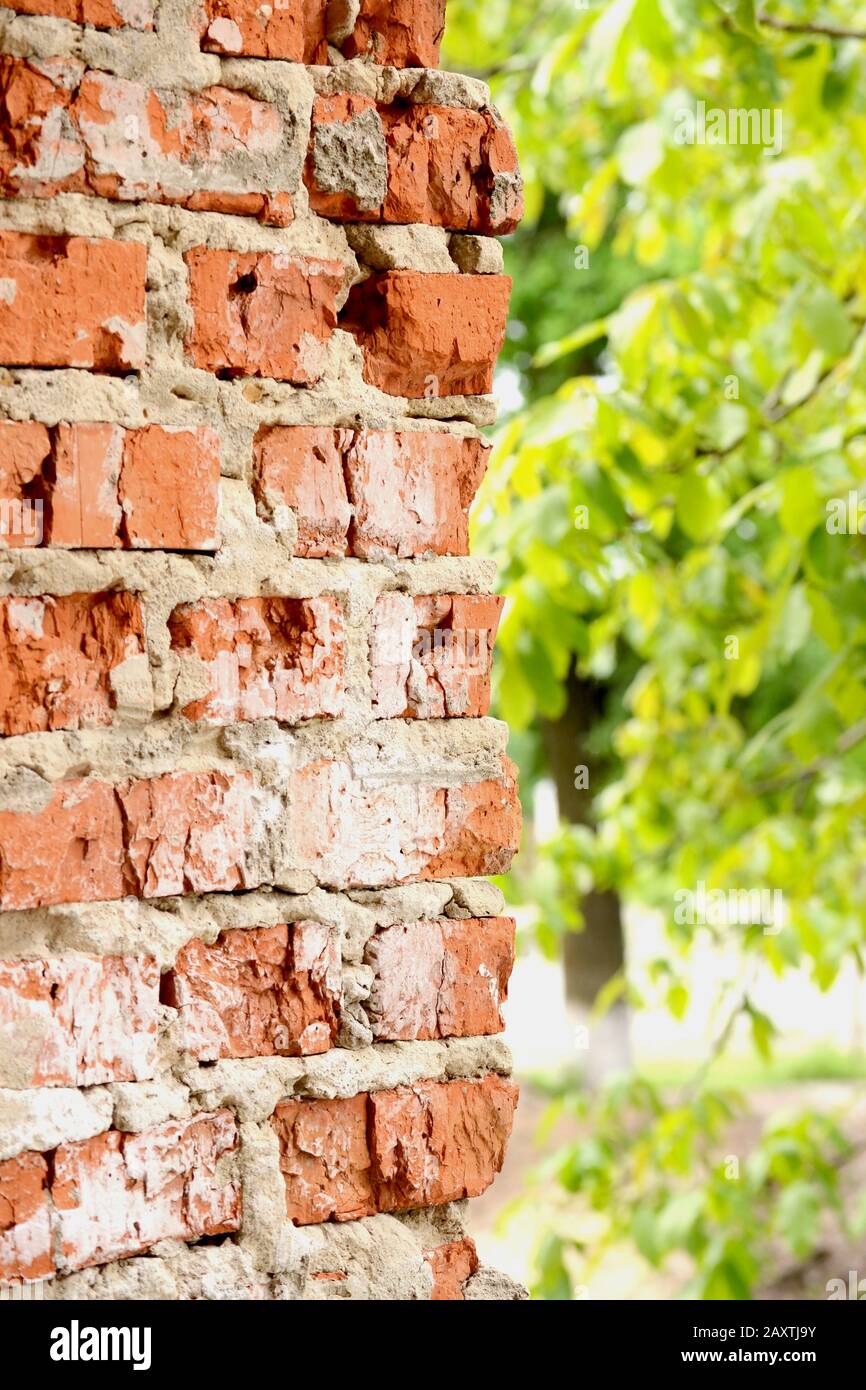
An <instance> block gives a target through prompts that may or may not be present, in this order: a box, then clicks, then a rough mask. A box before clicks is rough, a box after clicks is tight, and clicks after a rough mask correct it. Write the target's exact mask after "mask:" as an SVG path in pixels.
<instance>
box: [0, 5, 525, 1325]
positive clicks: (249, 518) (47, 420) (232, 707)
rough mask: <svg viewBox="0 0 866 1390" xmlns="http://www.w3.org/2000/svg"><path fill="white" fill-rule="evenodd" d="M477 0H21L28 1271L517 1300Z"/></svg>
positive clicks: (9, 929)
mask: <svg viewBox="0 0 866 1390" xmlns="http://www.w3.org/2000/svg"><path fill="white" fill-rule="evenodd" d="M444 22H445V4H444V0H387V3H386V0H330V3H328V0H287V3H284V4H282V5H280V6H273V7H271V6H260V5H258V4H257V3H253V0H156V2H155V3H152V0H10V2H9V7H8V8H0V1285H8V1284H12V1285H15V1284H17V1283H19V1282H21V1281H33V1280H40V1281H45V1282H44V1286H43V1287H44V1291H45V1296H46V1297H49V1298H60V1299H64V1298H78V1297H85V1298H140V1297H149V1298H160V1299H202V1298H204V1299H210V1298H224V1297H228V1298H242V1299H286V1300H289V1299H291V1300H294V1299H301V1300H310V1299H315V1300H323V1299H329V1298H347V1297H348V1298H357V1299H429V1298H432V1299H438V1300H454V1299H462V1298H470V1299H481V1298H483V1299H492V1298H501V1299H509V1298H515V1297H520V1296H521V1291H520V1290H519V1289H517V1287H516V1286H515V1285H513V1284H512V1283H511V1282H510V1281H509V1280H508V1279H506V1278H505V1277H504V1276H499V1275H496V1274H495V1273H494V1272H492V1271H489V1270H485V1269H483V1268H479V1264H478V1258H477V1255H476V1252H475V1248H474V1246H473V1243H472V1240H471V1238H470V1237H469V1236H468V1235H467V1233H466V1225H465V1217H466V1212H465V1202H466V1199H467V1198H471V1197H474V1196H476V1195H478V1194H480V1193H481V1192H483V1191H484V1190H485V1189H486V1188H487V1187H488V1186H489V1184H490V1183H491V1182H492V1181H493V1179H494V1177H495V1175H496V1173H497V1172H498V1170H499V1168H500V1167H501V1165H502V1161H503V1156H504V1153H505V1147H506V1144H507V1140H508V1135H509V1131H510V1128H511V1123H512V1117H513V1112H514V1106H515V1103H516V1099H517V1092H516V1088H515V1087H514V1085H513V1084H512V1082H511V1081H510V1079H509V1070H510V1064H509V1057H508V1052H507V1049H506V1047H505V1045H504V1043H503V1041H502V1038H501V1033H502V1028H503V1022H502V1012H501V1010H502V1005H503V1002H504V1000H505V998H506V994H507V989H508V979H509V974H510V972H511V968H512V964H513V957H514V924H513V922H512V921H511V920H510V919H509V918H507V917H505V916H503V915H502V914H503V901H502V896H501V894H500V893H499V891H498V890H497V889H495V888H494V887H493V886H492V885H490V884H489V883H487V882H486V881H485V877H484V876H485V875H488V874H491V873H498V872H501V871H503V870H504V869H506V868H507V866H508V864H509V862H510V860H511V857H512V855H513V854H514V852H515V850H516V849H517V845H518V839H519V830H520V809H519V803H518V800H517V790H516V785H515V776H514V769H513V767H512V766H511V764H510V763H509V761H508V759H507V756H506V753H505V730H504V729H503V727H502V726H501V725H500V724H498V723H497V722H495V721H493V720H491V719H489V718H488V717H487V716H488V708H489V701H490V670H491V665H492V661H493V653H494V643H495V639H496V633H497V628H498V626H499V622H500V618H501V610H502V601H501V600H500V599H499V598H497V597H496V595H495V593H494V592H493V586H494V582H495V576H494V574H493V572H492V568H491V565H490V563H489V562H487V561H483V560H476V559H472V558H470V557H469V545H468V516H469V511H470V508H471V506H472V503H473V499H474V497H475V494H476V492H477V490H478V487H479V484H480V482H481V479H482V477H483V475H484V471H485V468H486V464H487V455H488V446H487V444H486V443H485V440H484V437H483V435H482V433H481V429H482V428H483V427H484V426H485V425H489V424H490V423H491V422H492V420H493V404H492V401H491V398H490V396H489V394H488V393H489V391H490V386H491V378H492V372H493V367H494V364H495V360H496V356H497V352H498V350H499V347H500V345H501V343H502V339H503V334H504V331H505V320H506V313H507V305H508V292H509V281H508V279H507V278H506V277H505V276H504V275H503V274H502V254H501V249H500V247H499V245H498V243H497V242H496V241H495V240H493V239H492V238H493V237H495V236H497V235H499V234H503V233H507V232H509V231H511V230H513V229H514V227H515V226H516V225H517V222H518V221H519V218H520V214H521V185H520V176H519V172H518V168H517V160H516V155H515V151H514V147H513V144H512V142H511V139H510V136H509V134H508V132H507V130H506V129H505V127H504V126H503V124H502V121H501V119H500V117H499V115H498V113H497V112H496V111H495V109H494V108H493V107H492V106H491V105H490V101H489V94H488V92H487V90H486V88H485V87H484V86H483V84H482V83H480V82H478V81H475V80H471V79H468V78H465V77H461V76H459V75H455V74H450V73H445V72H441V71H439V70H438V67H437V64H438V54H439V43H440V40H441V36H442V30H443V26H444Z"/></svg>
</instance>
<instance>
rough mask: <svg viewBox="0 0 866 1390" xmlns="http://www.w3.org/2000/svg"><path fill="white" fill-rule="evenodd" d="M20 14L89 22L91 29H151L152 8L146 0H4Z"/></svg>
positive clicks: (76, 22)
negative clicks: (115, 0)
mask: <svg viewBox="0 0 866 1390" xmlns="http://www.w3.org/2000/svg"><path fill="white" fill-rule="evenodd" d="M4 3H5V4H6V7H7V9H10V10H17V12H18V13H19V14H47V15H54V16H55V18H57V19H69V20H71V21H72V23H73V24H90V25H92V26H93V28H94V29H121V28H124V27H126V28H129V29H152V28H153V8H152V6H151V5H149V4H148V3H147V0H117V3H116V4H112V0H4Z"/></svg>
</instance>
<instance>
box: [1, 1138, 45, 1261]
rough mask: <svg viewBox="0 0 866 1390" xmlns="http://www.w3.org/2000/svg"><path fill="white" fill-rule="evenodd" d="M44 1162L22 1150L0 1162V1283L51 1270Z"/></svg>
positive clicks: (42, 1159) (39, 1155)
mask: <svg viewBox="0 0 866 1390" xmlns="http://www.w3.org/2000/svg"><path fill="white" fill-rule="evenodd" d="M53 1271H54V1261H53V1259H52V1255H51V1213H50V1207H49V1202H48V1164H47V1163H46V1162H45V1159H44V1158H43V1156H42V1154H38V1153H22V1154H18V1155H17V1157H16V1158H10V1159H7V1160H6V1161H5V1162H3V1163H0V1284H21V1283H23V1282H24V1281H25V1280H32V1279H44V1278H45V1276H46V1275H48V1274H51V1273H53Z"/></svg>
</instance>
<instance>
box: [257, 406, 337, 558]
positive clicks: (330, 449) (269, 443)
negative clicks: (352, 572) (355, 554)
mask: <svg viewBox="0 0 866 1390" xmlns="http://www.w3.org/2000/svg"><path fill="white" fill-rule="evenodd" d="M346 435H349V431H345V430H338V429H330V428H328V427H326V426H320V425H274V426H264V427H263V428H262V429H260V430H259V432H258V434H257V435H256V440H255V447H254V473H253V487H254V489H255V493H256V499H257V501H258V503H259V510H260V511H262V512H263V513H264V514H265V515H275V516H277V517H278V516H279V511H280V509H281V508H286V507H288V508H290V509H291V510H292V511H293V512H294V513H295V515H296V517H297V522H298V539H297V543H296V545H295V554H296V555H303V556H305V557H307V558H310V559H312V558H317V559H320V558H322V557H323V556H338V555H345V554H346V553H347V549H348V533H349V524H350V522H351V520H352V508H351V507H350V506H349V499H348V496H347V493H346V481H345V477H344V474H343V440H344V438H345V436H346ZM350 437H351V436H350Z"/></svg>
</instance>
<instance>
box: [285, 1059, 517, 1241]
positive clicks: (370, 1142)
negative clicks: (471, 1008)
mask: <svg viewBox="0 0 866 1390" xmlns="http://www.w3.org/2000/svg"><path fill="white" fill-rule="evenodd" d="M516 1102H517V1088H516V1087H515V1086H514V1085H512V1083H511V1082H509V1081H505V1080H504V1079H503V1078H502V1077H500V1076H487V1077H485V1078H484V1080H482V1081H449V1082H426V1083H419V1084H418V1085H416V1086H400V1087H398V1088H397V1089H396V1090H393V1091H374V1092H372V1093H371V1094H369V1095H359V1096H353V1097H351V1099H348V1100H333V1101H331V1100H299V1101H286V1102H283V1103H282V1104H280V1105H278V1106H277V1108H276V1110H275V1112H274V1118H273V1125H274V1129H275V1130H276V1132H277V1137H278V1140H279V1144H280V1163H281V1167H282V1171H283V1177H284V1179H285V1184H286V1211H287V1213H288V1215H289V1217H290V1218H291V1220H292V1221H293V1222H294V1223H295V1224H296V1225H298V1226H306V1225H310V1224H313V1223H316V1222H321V1221H329V1220H335V1221H350V1220H353V1219H355V1218H357V1217H359V1216H369V1215H372V1214H373V1213H374V1212H388V1211H404V1210H407V1209H409V1208H410V1207H418V1206H431V1205H437V1204H440V1203H442V1202H451V1201H459V1200H460V1199H462V1198H464V1197H477V1196H480V1194H481V1193H482V1192H484V1191H485V1190H486V1189H487V1188H488V1187H489V1186H490V1183H491V1182H492V1181H493V1178H494V1176H495V1175H496V1173H497V1172H498V1171H499V1169H500V1168H501V1166H502V1159H503V1157H504V1152H505V1145H506V1143H507V1141H508V1136H509V1134H510V1133H511V1123H512V1119H513V1115H514V1107H515V1104H516Z"/></svg>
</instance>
